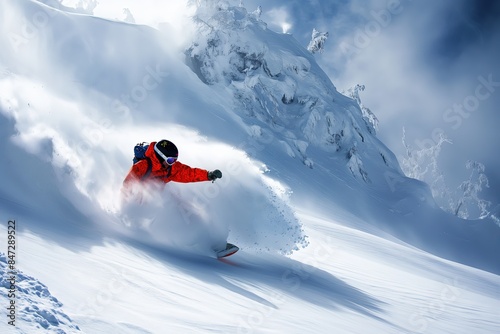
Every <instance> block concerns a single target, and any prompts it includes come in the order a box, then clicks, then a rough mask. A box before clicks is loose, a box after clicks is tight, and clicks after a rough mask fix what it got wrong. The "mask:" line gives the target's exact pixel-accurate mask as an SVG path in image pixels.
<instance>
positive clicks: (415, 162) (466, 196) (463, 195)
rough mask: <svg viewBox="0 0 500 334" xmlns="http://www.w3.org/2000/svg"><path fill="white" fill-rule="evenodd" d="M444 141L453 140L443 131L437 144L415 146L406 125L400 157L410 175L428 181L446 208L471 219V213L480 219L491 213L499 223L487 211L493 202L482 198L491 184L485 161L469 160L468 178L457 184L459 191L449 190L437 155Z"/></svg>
mask: <svg viewBox="0 0 500 334" xmlns="http://www.w3.org/2000/svg"><path fill="white" fill-rule="evenodd" d="M444 143H450V144H451V141H450V140H449V139H447V138H446V137H445V136H444V135H443V134H440V136H439V138H438V140H437V142H435V144H434V145H431V146H429V147H425V148H422V149H413V148H412V147H411V146H410V145H409V144H408V143H407V141H406V131H405V129H404V128H403V145H404V147H405V149H406V156H405V157H403V158H402V159H401V168H402V170H403V172H404V173H405V174H406V176H408V177H411V178H414V179H417V180H421V181H424V182H426V183H427V184H428V185H429V186H430V188H431V191H432V195H433V197H434V199H435V200H436V202H437V204H438V205H439V206H440V207H441V208H442V209H443V210H445V211H448V212H450V213H452V214H454V215H456V216H458V217H460V218H463V219H472V218H471V215H472V216H474V217H476V218H478V219H484V218H487V217H490V218H491V219H493V221H495V222H496V223H497V224H499V222H500V221H499V219H498V218H497V217H496V216H495V215H494V214H491V213H490V212H489V211H488V208H489V207H490V205H491V202H489V201H486V200H484V199H481V198H479V193H480V192H481V191H482V190H483V189H484V187H489V184H488V178H487V177H486V174H485V173H484V171H485V166H484V165H483V164H482V163H479V162H477V161H470V160H469V161H467V163H466V168H467V169H470V170H471V174H470V175H469V178H468V179H467V180H465V181H463V182H462V183H461V184H460V185H459V186H458V188H457V190H458V191H457V192H452V191H450V189H449V188H448V186H447V185H446V180H445V177H444V174H443V172H442V171H441V170H440V168H439V166H438V157H439V155H440V153H441V148H442V146H443V144H444ZM471 211H474V212H476V213H477V214H473V213H471ZM499 225H500V224H499Z"/></svg>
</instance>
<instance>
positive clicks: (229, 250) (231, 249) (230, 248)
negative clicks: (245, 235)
mask: <svg viewBox="0 0 500 334" xmlns="http://www.w3.org/2000/svg"><path fill="white" fill-rule="evenodd" d="M238 250H239V248H238V246H236V245H233V244H231V243H229V242H228V243H227V244H226V248H225V249H223V250H220V251H216V252H215V254H216V255H217V258H218V259H220V258H223V257H228V256H231V255H233V254H234V253H236V252H237V251H238Z"/></svg>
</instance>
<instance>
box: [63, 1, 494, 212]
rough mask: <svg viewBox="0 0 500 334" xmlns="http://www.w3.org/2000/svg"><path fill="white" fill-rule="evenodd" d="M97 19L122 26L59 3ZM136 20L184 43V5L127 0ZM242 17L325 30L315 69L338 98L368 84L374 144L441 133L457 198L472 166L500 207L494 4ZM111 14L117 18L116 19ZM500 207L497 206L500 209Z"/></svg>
mask: <svg viewBox="0 0 500 334" xmlns="http://www.w3.org/2000/svg"><path fill="white" fill-rule="evenodd" d="M62 3H63V4H65V5H72V6H74V5H75V3H80V4H83V6H84V7H87V8H89V9H90V10H93V12H94V14H95V15H97V16H104V17H111V18H113V17H116V18H117V19H120V20H125V17H126V15H127V14H126V13H125V12H120V13H113V12H112V11H113V10H116V3H114V2H113V1H111V0H101V1H99V2H98V4H97V6H94V3H93V1H91V0H86V1H76V0H63V1H62ZM121 3H122V4H123V7H124V8H127V9H129V11H130V13H131V14H132V16H133V19H134V21H135V22H136V23H141V24H149V25H152V26H156V27H157V28H160V29H164V28H165V25H163V26H162V25H160V24H159V23H160V22H168V25H169V26H170V28H174V29H177V32H176V36H179V37H180V42H181V43H182V42H183V41H185V40H187V39H189V38H188V36H189V33H188V32H187V30H185V29H187V28H186V25H185V21H184V19H183V17H184V16H185V15H189V13H191V12H190V11H189V10H186V9H185V7H184V3H185V2H181V1H158V0H145V1H143V2H141V4H140V6H138V4H137V2H134V1H132V0H124V1H122V2H121ZM229 3H231V4H233V5H237V4H240V3H242V4H243V5H244V6H245V7H246V8H247V9H248V11H253V10H255V9H256V8H257V7H258V6H261V7H262V16H261V17H262V20H263V21H264V22H266V23H267V24H268V27H269V29H272V30H274V31H278V32H283V33H289V34H292V35H293V36H294V37H295V38H296V39H297V40H298V41H299V42H300V43H301V44H302V45H304V46H307V44H308V42H309V40H310V38H311V32H312V30H313V28H316V29H317V30H319V31H328V32H329V39H328V40H327V42H326V45H325V50H324V52H323V53H321V54H316V59H317V61H318V63H319V64H320V66H321V67H322V68H323V69H324V70H325V72H326V73H327V74H328V76H329V77H330V78H331V80H332V82H333V84H334V85H335V86H336V87H337V89H338V90H339V91H344V90H346V89H348V88H350V87H352V86H354V85H356V84H362V85H365V87H366V89H365V91H363V92H362V93H361V99H362V102H363V104H364V105H365V106H366V107H368V108H370V109H371V111H372V112H373V113H374V114H375V115H376V116H377V117H378V119H379V121H380V122H379V132H378V136H379V138H380V139H381V140H382V141H383V142H384V143H385V144H386V145H387V146H388V147H389V148H390V149H391V150H392V151H393V152H394V153H395V154H396V156H397V157H398V159H400V160H401V158H402V157H403V156H404V154H405V149H404V146H403V144H402V135H403V127H404V128H405V131H406V141H407V143H409V144H410V145H411V147H412V149H414V150H417V149H421V148H426V147H429V146H430V145H431V144H435V143H436V142H437V140H438V138H439V135H440V134H444V135H445V136H446V137H447V138H448V139H450V141H451V142H452V144H444V146H443V149H442V151H441V154H440V156H439V161H438V162H439V167H440V169H441V170H442V172H443V174H444V175H445V178H446V183H447V186H448V187H449V188H450V189H451V190H452V191H455V189H457V187H458V186H459V185H460V183H461V182H462V181H464V180H465V179H467V178H468V177H469V174H470V171H469V170H467V169H466V167H465V164H466V162H467V161H468V160H474V161H478V162H481V163H483V164H484V165H485V167H486V170H485V173H486V175H487V177H488V179H489V185H490V187H489V188H488V189H485V190H484V191H483V193H482V194H483V195H484V196H483V198H484V199H486V200H489V201H491V202H492V206H491V208H494V207H495V206H496V205H497V204H499V203H500V191H498V190H499V189H500V157H499V156H498V154H497V151H498V149H497V143H498V142H499V141H500V134H498V131H497V129H496V127H497V124H498V123H499V120H500V115H499V113H498V111H497V110H498V105H499V104H500V66H499V64H498V59H500V20H499V18H500V2H498V1H494V0H456V1H454V0H441V1H430V0H328V1H319V0H311V1H307V2H305V1H299V0H268V1H265V2H262V1H261V0H243V1H241V0H231V1H229ZM113 15H114V16H113ZM499 210H500V207H499Z"/></svg>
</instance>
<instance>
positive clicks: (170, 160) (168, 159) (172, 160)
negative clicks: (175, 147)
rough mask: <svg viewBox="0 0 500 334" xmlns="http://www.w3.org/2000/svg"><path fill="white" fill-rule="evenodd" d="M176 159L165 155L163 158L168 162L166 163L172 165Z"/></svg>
mask: <svg viewBox="0 0 500 334" xmlns="http://www.w3.org/2000/svg"><path fill="white" fill-rule="evenodd" d="M176 161H177V157H167V158H166V159H165V162H166V163H167V164H168V165H170V166H171V165H173V164H174V163H175V162H176Z"/></svg>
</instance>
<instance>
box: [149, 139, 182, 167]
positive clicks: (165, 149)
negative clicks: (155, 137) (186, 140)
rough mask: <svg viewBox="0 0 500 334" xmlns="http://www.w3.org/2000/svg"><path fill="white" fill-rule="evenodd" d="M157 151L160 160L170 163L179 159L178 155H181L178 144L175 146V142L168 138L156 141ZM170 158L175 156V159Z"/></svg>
mask: <svg viewBox="0 0 500 334" xmlns="http://www.w3.org/2000/svg"><path fill="white" fill-rule="evenodd" d="M155 152H156V154H157V156H158V158H160V160H163V161H165V162H167V163H168V164H169V165H171V164H173V163H174V162H175V161H176V160H177V157H178V156H179V151H178V150H177V146H175V144H174V143H172V142H171V141H169V140H166V139H162V140H160V141H159V142H157V143H156V145H155ZM169 158H175V159H169Z"/></svg>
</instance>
